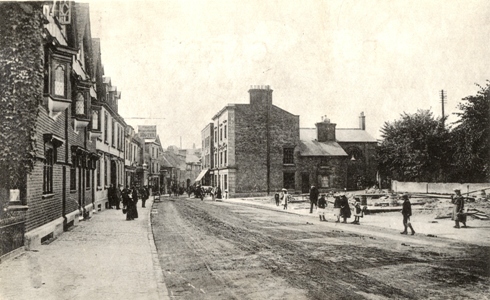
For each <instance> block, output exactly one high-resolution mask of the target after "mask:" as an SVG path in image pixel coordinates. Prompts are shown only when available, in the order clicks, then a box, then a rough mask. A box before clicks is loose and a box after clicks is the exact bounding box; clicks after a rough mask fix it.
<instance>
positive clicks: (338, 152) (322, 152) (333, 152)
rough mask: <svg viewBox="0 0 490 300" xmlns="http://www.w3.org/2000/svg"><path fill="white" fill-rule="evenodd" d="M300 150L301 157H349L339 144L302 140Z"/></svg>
mask: <svg viewBox="0 0 490 300" xmlns="http://www.w3.org/2000/svg"><path fill="white" fill-rule="evenodd" d="M298 148H299V153H300V156H347V153H346V152H345V151H344V149H342V147H341V146H340V145H339V144H338V143H337V142H318V141H315V140H311V141H306V140H301V141H300V142H299V146H298Z"/></svg>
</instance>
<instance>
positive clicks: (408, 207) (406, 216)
mask: <svg viewBox="0 0 490 300" xmlns="http://www.w3.org/2000/svg"><path fill="white" fill-rule="evenodd" d="M402 199H403V206H402V215H403V226H404V227H405V230H403V231H402V232H400V233H401V234H407V227H410V230H411V231H412V235H414V234H415V230H413V227H412V223H410V216H411V215H412V204H411V203H410V199H409V198H408V195H406V194H405V195H403V196H402Z"/></svg>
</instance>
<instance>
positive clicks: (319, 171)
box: [296, 113, 377, 193]
mask: <svg viewBox="0 0 490 300" xmlns="http://www.w3.org/2000/svg"><path fill="white" fill-rule="evenodd" d="M359 121H360V122H359V123H360V125H359V128H336V124H335V123H331V122H330V120H329V119H328V118H327V117H326V116H324V117H323V118H322V121H321V122H318V123H316V124H315V125H316V128H301V129H300V139H301V141H300V145H299V147H298V148H297V151H296V157H297V164H298V174H297V182H298V183H299V184H296V189H300V190H301V192H302V193H307V192H308V191H309V188H310V186H311V185H315V186H317V187H318V188H319V189H320V191H326V190H332V189H333V190H338V189H341V190H343V189H348V190H355V189H363V188H365V187H366V186H367V185H371V184H374V180H375V178H376V168H377V162H376V159H375V155H376V146H377V141H376V139H374V138H373V137H372V136H371V135H370V134H369V133H367V132H366V130H365V128H366V126H365V116H364V113H361V115H360V116H359ZM298 185H299V186H298Z"/></svg>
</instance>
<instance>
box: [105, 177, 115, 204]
mask: <svg viewBox="0 0 490 300" xmlns="http://www.w3.org/2000/svg"><path fill="white" fill-rule="evenodd" d="M115 197H116V191H115V188H114V186H113V185H112V183H111V185H110V186H109V189H108V190H107V198H108V200H109V209H112V208H114V206H116V201H115Z"/></svg>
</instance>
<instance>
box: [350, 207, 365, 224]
mask: <svg viewBox="0 0 490 300" xmlns="http://www.w3.org/2000/svg"><path fill="white" fill-rule="evenodd" d="M362 217H363V211H362V208H361V203H360V202H356V204H355V205H354V221H353V222H352V224H357V225H360V223H359V218H362Z"/></svg>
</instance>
